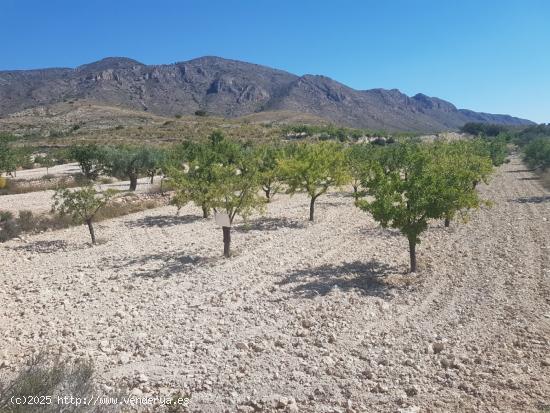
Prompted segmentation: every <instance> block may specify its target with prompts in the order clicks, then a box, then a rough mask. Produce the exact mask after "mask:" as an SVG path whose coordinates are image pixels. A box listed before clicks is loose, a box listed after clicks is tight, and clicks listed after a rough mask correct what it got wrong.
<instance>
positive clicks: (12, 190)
mask: <svg viewBox="0 0 550 413" xmlns="http://www.w3.org/2000/svg"><path fill="white" fill-rule="evenodd" d="M87 183H88V182H87V180H86V179H85V178H84V177H83V176H81V175H75V176H64V177H55V176H51V175H50V176H44V177H42V178H41V179H33V180H17V179H7V178H6V183H5V185H4V186H3V188H1V189H0V195H17V194H26V193H29V192H37V191H48V190H55V189H57V188H60V187H63V188H75V187H78V186H82V185H85V184H87Z"/></svg>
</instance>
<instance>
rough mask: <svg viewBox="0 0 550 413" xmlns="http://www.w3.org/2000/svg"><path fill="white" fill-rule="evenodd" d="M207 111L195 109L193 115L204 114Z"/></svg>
mask: <svg viewBox="0 0 550 413" xmlns="http://www.w3.org/2000/svg"><path fill="white" fill-rule="evenodd" d="M206 115H207V113H206V111H205V110H202V109H199V110H197V111H195V116H206Z"/></svg>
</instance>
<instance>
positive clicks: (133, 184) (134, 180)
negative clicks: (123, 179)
mask: <svg viewBox="0 0 550 413" xmlns="http://www.w3.org/2000/svg"><path fill="white" fill-rule="evenodd" d="M137 180H138V179H137V175H130V191H135V190H136V188H137Z"/></svg>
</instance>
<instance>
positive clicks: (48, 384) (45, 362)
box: [0, 353, 120, 413]
mask: <svg viewBox="0 0 550 413" xmlns="http://www.w3.org/2000/svg"><path fill="white" fill-rule="evenodd" d="M93 377H94V369H93V366H92V364H91V363H90V362H88V361H83V360H76V361H68V360H62V359H61V358H59V357H50V356H48V355H46V354H44V353H41V354H38V355H37V356H33V357H32V358H31V359H30V360H29V362H28V364H27V366H25V367H24V368H22V369H21V370H20V371H19V373H18V374H17V376H15V378H14V379H13V380H11V381H9V382H6V383H0V411H2V412H11V413H27V412H28V413H31V412H36V411H39V412H41V413H54V412H60V411H63V412H67V413H72V412H75V413H76V412H83V413H92V412H93V413H100V412H101V413H103V412H115V411H119V410H120V409H119V407H117V406H115V405H97V406H94V405H93V404H84V403H82V404H80V405H77V404H76V403H72V404H69V403H66V404H62V403H60V402H59V400H63V399H65V398H66V397H67V398H68V399H70V398H71V397H74V398H80V400H83V399H84V398H86V399H87V400H92V399H93V398H94V397H95V394H96V393H98V392H99V388H98V386H97V384H96V383H95V382H94V378H93ZM101 394H102V395H103V396H104V397H117V396H119V397H120V395H114V394H111V395H109V394H105V391H103V390H101ZM15 398H19V399H20V400H25V399H29V398H36V400H37V401H38V400H42V401H43V403H44V404H42V405H40V408H39V409H37V405H36V404H26V403H22V404H15V403H13V402H12V400H13V399H15Z"/></svg>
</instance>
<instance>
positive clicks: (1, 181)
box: [0, 176, 8, 189]
mask: <svg viewBox="0 0 550 413" xmlns="http://www.w3.org/2000/svg"><path fill="white" fill-rule="evenodd" d="M6 186H8V180H7V179H6V178H4V177H3V176H0V189H4V188H5V187H6Z"/></svg>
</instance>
